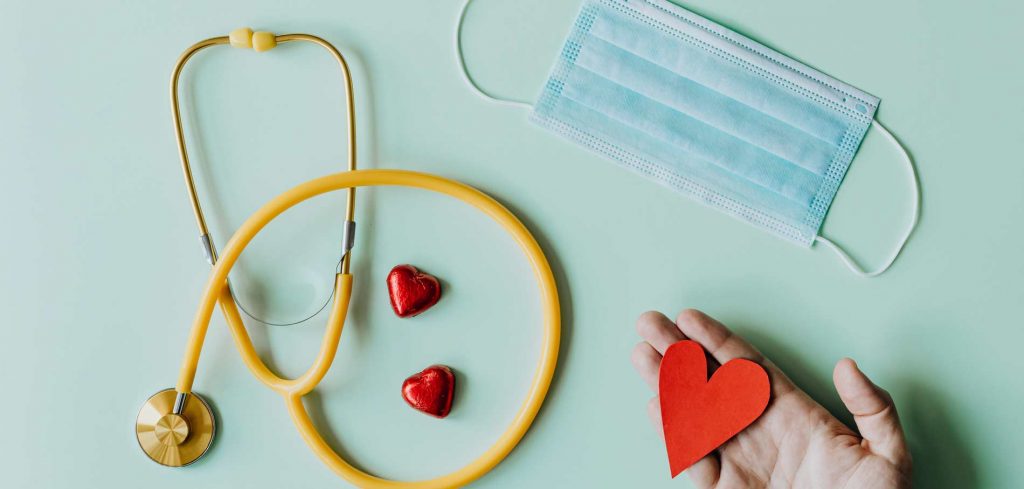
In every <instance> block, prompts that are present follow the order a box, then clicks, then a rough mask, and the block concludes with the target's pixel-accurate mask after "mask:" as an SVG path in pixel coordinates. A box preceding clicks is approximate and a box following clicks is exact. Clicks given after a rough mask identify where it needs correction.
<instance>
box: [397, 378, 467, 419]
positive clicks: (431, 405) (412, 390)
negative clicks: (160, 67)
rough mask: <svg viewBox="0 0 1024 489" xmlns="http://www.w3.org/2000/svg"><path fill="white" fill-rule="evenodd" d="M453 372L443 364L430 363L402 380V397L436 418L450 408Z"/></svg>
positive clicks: (452, 391)
mask: <svg viewBox="0 0 1024 489" xmlns="http://www.w3.org/2000/svg"><path fill="white" fill-rule="evenodd" d="M454 397H455V374H453V373H452V369H450V368H448V367H446V366H444V365H431V366H429V367H427V368H425V369H423V370H422V371H421V372H420V373H418V374H413V375H410V376H409V378H407V379H405V382H402V398H403V399H405V402H407V403H409V405H410V406H412V407H413V408H415V409H417V410H419V411H423V412H424V413H427V414H429V415H431V416H434V417H436V418H444V417H445V416H448V413H449V412H450V411H451V410H452V399H453V398H454Z"/></svg>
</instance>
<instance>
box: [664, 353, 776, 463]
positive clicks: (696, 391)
mask: <svg viewBox="0 0 1024 489" xmlns="http://www.w3.org/2000/svg"><path fill="white" fill-rule="evenodd" d="M658 389H659V391H658V394H659V395H660V396H661V422H662V425H663V426H664V428H665V447H666V448H667V449H668V464H669V469H670V470H671V472H672V477H675V476H677V475H679V473H680V472H682V471H684V470H686V469H687V468H689V467H690V466H691V465H693V464H694V463H696V462H697V461H698V460H700V459H701V458H703V457H704V456H705V455H707V454H709V453H711V451H712V450H714V449H716V448H718V447H719V446H721V445H722V444H723V443H725V442H727V441H729V439H730V438H732V437H733V436H735V435H736V434H737V433H739V432H741V431H743V429H744V428H746V427H747V426H750V424H751V423H753V422H754V421H755V420H756V419H757V418H758V417H759V416H761V413H763V412H764V410H765V408H766V407H767V406H768V399H769V397H770V396H771V386H770V385H769V383H768V374H767V373H766V372H765V371H764V368H762V367H761V366H760V365H758V364H756V363H754V362H752V361H750V360H745V359H739V358H738V359H735V360H732V361H729V362H726V364H725V365H722V366H721V367H719V368H718V370H716V371H715V373H714V375H712V376H711V379H710V380H708V364H707V360H706V359H705V358H704V349H703V348H702V347H701V346H700V344H698V343H697V342H694V341H689V340H687V341H680V342H678V343H675V344H673V345H672V346H670V347H668V350H666V351H665V356H664V358H662V359H661V368H660V370H659V372H658Z"/></svg>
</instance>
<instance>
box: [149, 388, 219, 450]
mask: <svg viewBox="0 0 1024 489" xmlns="http://www.w3.org/2000/svg"><path fill="white" fill-rule="evenodd" d="M215 433H216V423H215V421H214V418H213V410H212V409H210V405H209V404H207V403H206V401H204V400H203V398H201V397H199V396H198V395H196V394H195V393H188V394H185V393H179V392H177V391H176V390H174V389H164V390H162V391H160V392H157V393H156V394H153V395H152V396H150V398H149V399H146V402H145V403H144V404H143V405H142V409H140V410H139V416H138V418H136V419H135V437H136V439H138V442H139V448H142V452H143V453H145V454H146V456H147V457H149V458H150V460H152V461H154V462H156V463H158V464H160V465H165V466H167V467H184V466H186V465H188V464H190V463H192V462H195V461H196V460H198V459H199V458H200V457H202V456H203V455H204V454H205V453H206V452H207V450H209V449H210V445H212V444H213V436H214V434H215Z"/></svg>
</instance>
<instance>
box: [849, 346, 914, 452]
mask: <svg viewBox="0 0 1024 489" xmlns="http://www.w3.org/2000/svg"><path fill="white" fill-rule="evenodd" d="M832 381H833V382H834V383H835V385H836V392H838V393H839V397H840V399H842V400H843V404H845V405H846V409H848V410H849V411H850V413H851V414H853V420H854V421H855V422H856V423H857V430H858V431H860V436H861V437H863V438H864V440H865V441H866V442H867V444H866V448H867V449H868V450H870V451H871V452H872V453H875V454H877V455H881V456H883V457H885V458H886V459H888V460H889V461H890V462H892V463H894V464H897V465H905V464H907V463H909V456H908V455H909V452H907V444H906V440H905V439H904V437H903V428H902V427H901V426H900V418H899V416H898V415H897V414H896V405H895V404H894V403H893V401H892V396H890V395H889V393H888V392H886V391H885V389H882V388H881V387H878V386H877V385H875V384H874V383H873V382H871V379H869V378H868V377H867V376H866V375H864V372H861V371H860V368H858V367H857V364H856V362H854V361H853V360H851V359H849V358H844V359H842V360H840V361H839V363H837V364H836V368H835V370H834V371H833V372H832Z"/></svg>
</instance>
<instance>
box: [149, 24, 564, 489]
mask: <svg viewBox="0 0 1024 489" xmlns="http://www.w3.org/2000/svg"><path fill="white" fill-rule="evenodd" d="M293 41H302V42H310V43H313V44H316V45H319V46H321V47H323V48H324V49H326V50H327V51H328V52H329V53H330V54H331V56H333V57H334V59H335V60H336V61H337V62H338V64H339V65H340V66H341V74H342V78H343V80H344V87H345V101H346V114H347V123H348V171H345V172H341V173H335V174H332V175H327V176H323V177H320V178H316V179H313V180H310V181H308V182H305V183H303V184H301V185H298V186H296V187H294V188H292V189H290V190H288V191H286V192H284V193H282V194H280V195H278V196H277V197H275V198H273V199H271V200H270V201H269V202H267V203H266V204H265V205H263V207H261V208H260V209H259V210H257V211H256V212H255V213H254V214H252V215H251V216H250V217H249V218H248V219H246V221H245V222H244V223H243V224H242V225H241V226H240V227H239V228H238V230H237V231H235V234H234V235H233V236H232V237H231V239H230V240H229V241H228V242H227V245H226V246H225V248H224V251H223V254H222V255H220V256H219V257H218V254H217V251H216V249H215V247H214V244H213V239H212V238H211V236H210V232H209V229H208V228H207V226H206V219H205V217H204V214H203V210H202V207H201V206H200V203H199V197H198V194H197V192H196V188H195V183H194V180H193V178H192V170H191V167H190V166H189V159H188V151H187V150H186V147H185V137H184V132H183V130H182V123H181V113H180V108H179V102H178V79H179V78H180V76H181V72H182V69H183V68H184V66H185V64H186V63H187V62H188V60H189V59H191V58H192V56H193V55H195V54H196V53H198V52H199V51H201V50H203V49H206V48H208V47H211V46H217V45H223V44H230V45H232V46H234V47H240V48H251V49H253V50H255V51H257V52H262V51H267V50H270V49H273V48H274V47H275V46H277V44H279V43H285V42H293ZM170 88H171V114H172V117H173V120H174V134H175V138H176V140H177V143H178V154H179V156H180V159H181V166H182V169H183V171H184V174H185V183H186V185H187V187H188V194H189V199H190V201H191V204H192V211H193V213H194V214H195V218H196V223H197V224H198V226H199V233H200V239H201V241H202V244H203V249H204V251H205V254H206V258H207V261H208V262H209V263H210V264H211V265H212V266H213V270H212V271H211V272H210V277H209V279H208V281H207V284H206V288H205V290H204V292H203V296H202V299H201V300H200V303H199V309H198V311H197V312H196V315H195V318H194V320H193V323H192V330H191V333H190V334H189V338H188V344H187V347H186V349H185V357H184V360H183V361H182V365H181V370H180V373H179V375H178V383H177V385H176V386H175V387H174V388H169V389H165V390H162V391H160V392H157V393H156V394H154V395H153V396H152V397H150V398H149V399H148V400H146V402H145V404H143V406H142V409H141V410H140V411H139V415H138V418H137V419H136V423H135V431H136V437H137V438H138V442H139V446H140V447H141V448H142V450H143V452H145V454H146V455H147V456H148V457H149V458H150V459H152V460H154V461H156V462H157V463H160V464H162V465H166V466H171V467H181V466H185V465H188V464H190V463H192V462H194V461H196V460H197V459H199V458H200V457H201V456H203V454H205V453H206V452H207V450H208V449H209V447H210V445H211V444H212V442H213V438H214V433H215V431H216V423H215V420H214V416H213V411H212V410H211V409H210V406H209V405H208V404H207V403H206V401H204V400H203V398H202V397H200V396H199V395H198V394H196V393H195V392H193V391H192V386H193V382H194V380H195V375H196V369H197V367H198V363H199V355H200V353H201V351H202V348H203V341H204V339H205V338H206V331H207V329H208V327H209V324H210V317H211V316H212V314H213V309H214V306H215V305H217V304H219V305H220V309H221V312H222V313H223V314H224V318H225V319H226V322H227V325H228V328H229V329H230V331H231V336H232V338H233V340H234V342H235V346H236V347H237V348H238V352H239V354H240V355H241V356H242V360H243V361H244V362H245V365H246V366H247V367H248V368H249V370H250V371H251V372H252V374H253V375H254V376H255V377H256V378H257V379H258V380H259V381H260V382H262V383H263V384H264V385H266V386H267V387H269V388H270V389H272V390H274V391H275V392H277V393H278V394H280V395H281V396H282V397H283V398H284V402H285V406H286V407H287V409H288V413H289V414H290V416H291V418H292V421H293V422H294V423H295V426H296V428H297V429H298V431H299V434H301V435H302V438H303V440H304V441H305V442H306V444H307V445H309V447H310V449H312V451H313V453H315V454H316V455H317V457H319V458H320V460H322V461H323V463H324V464H326V465H327V466H328V467H329V468H331V470H333V471H335V472H336V473H338V474H339V475H340V476H342V477H344V478H345V479H347V480H348V481H349V482H351V483H352V484H355V485H357V486H360V487H369V488H440V487H457V486H463V485H466V484H468V483H470V482H472V481H474V480H476V479H477V478H479V477H481V476H482V475H484V474H485V473H487V472H488V471H489V470H490V469H492V468H493V467H494V466H496V465H497V464H498V463H499V462H501V460H502V459H504V458H505V456H507V455H508V454H509V452H511V451H512V449H513V448H514V447H515V446H516V444H517V443H518V442H519V440H520V439H521V438H522V437H523V435H525V433H526V431H527V429H529V427H530V424H531V423H532V422H533V419H534V417H535V416H536V415H537V411H538V410H539V409H540V406H541V404H542V403H543V402H544V398H545V395H546V394H547V391H548V387H549V386H550V384H551V377H552V375H553V374H554V370H555V363H556V360H557V357H558V345H559V334H560V316H559V303H558V291H557V289H556V285H555V280H554V277H553V275H552V273H551V268H550V266H549V265H548V262H547V259H546V258H545V256H544V252H543V251H542V250H541V248H540V246H539V245H538V244H537V241H536V240H535V239H534V238H533V236H532V235H531V234H530V232H529V231H528V230H527V229H526V227H525V226H523V224H522V223H521V222H520V221H519V220H518V219H517V218H516V217H515V215H513V214H512V213H511V212H510V211H509V210H508V209H506V208H505V207H503V206H502V205H501V204H500V203H498V202H497V201H496V200H494V199H493V198H491V197H489V196H487V195H486V194H484V193H482V192H480V191H479V190H476V189H474V188H472V187H470V186H468V185H465V184H462V183H459V182H457V181H454V180H450V179H447V178H444V177H440V176H437V175H431V174H427V173H419V172H412V171H404V170H357V169H356V138H355V110H354V104H353V95H352V79H351V76H350V73H349V68H348V64H347V63H346V61H345V58H344V56H342V55H341V53H339V52H338V50H337V49H335V47H334V46H333V45H331V44H330V43H329V42H327V41H325V40H323V39H321V38H319V37H316V36H312V35H309V34H285V35H279V36H276V35H274V34H272V33H269V32H252V31H251V30H250V29H248V28H242V29H237V30H235V31H233V32H231V34H230V35H228V36H221V37H213V38H210V39H206V40H204V41H200V42H198V43H196V44H194V45H192V46H191V47H189V48H188V49H187V50H185V52H184V53H182V55H181V56H180V57H179V58H178V61H177V63H176V64H175V66H174V71H173V72H172V75H171V87H170ZM373 186H401V187H412V188H419V189H424V190H429V191H432V192H437V193H441V194H445V195H448V196H450V197H453V198H455V199H458V200H460V201H462V202H465V203H467V204H470V205H472V206H474V207H476V208H477V209H479V210H480V211H481V212H483V213H484V214H486V215H488V216H489V217H490V218H491V219H493V220H494V221H496V222H497V223H498V224H500V225H501V226H502V227H503V228H504V229H505V230H506V231H507V232H508V233H509V234H510V235H511V236H512V238H513V239H514V240H515V242H516V243H517V244H518V245H519V247H520V249H521V250H522V251H523V253H525V254H526V257H527V258H528V259H529V261H530V264H531V268H532V270H533V274H534V277H535V279H536V280H537V285H538V287H539V291H540V301H541V306H542V311H543V312H542V315H543V329H542V351H541V355H540V360H539V363H538V365H537V369H536V370H535V371H534V374H533V379H532V380H531V383H530V389H529V392H528V394H527V396H526V399H525V400H524V401H523V404H522V406H521V407H520V408H519V410H518V412H517V413H516V415H515V417H514V418H513V420H512V422H511V424H510V425H509V426H508V427H507V428H506V430H505V432H504V433H502V435H501V436H500V437H499V438H498V440H497V441H495V442H494V444H492V445H491V446H490V447H489V448H488V449H487V450H486V451H485V452H484V453H483V454H481V455H480V456H479V457H478V458H476V459H475V460H473V461H472V462H470V463H469V464H468V465H466V466H464V467H462V468H460V469H458V470H456V471H454V472H451V473H449V474H446V475H442V476H439V477H436V478H433V479H428V480H421V481H410V482H405V481H393V480H389V479H384V478H380V477H376V476H374V475H371V474H367V473H366V472H363V471H361V470H360V469H358V468H356V467H354V466H353V465H352V464H350V463H349V462H347V461H346V460H345V459H344V458H343V457H342V456H341V455H338V454H337V453H336V452H335V451H334V450H333V449H332V448H331V447H330V446H329V445H328V444H327V442H326V441H324V439H323V437H322V436H320V433H319V432H318V431H317V429H316V427H314V425H313V422H312V421H311V420H310V417H309V414H308V413H307V411H306V407H305V406H304V404H303V402H302V397H303V396H305V395H306V394H308V393H309V392H310V391H312V390H313V389H314V388H315V387H316V386H317V384H319V383H320V381H321V379H323V377H324V375H325V374H326V373H327V371H328V369H330V367H331V363H332V362H333V361H334V357H335V354H336V353H337V351H338V342H339V340H340V338H341V331H342V328H343V326H344V324H345V316H346V314H347V312H348V305H349V299H350V298H351V293H352V275H351V274H350V273H349V271H350V267H351V261H352V249H353V245H354V238H355V220H354V209H355V189H356V187H373ZM342 189H345V190H346V191H347V193H348V198H347V202H346V209H345V224H344V228H343V239H342V243H341V251H342V258H341V263H340V265H339V268H338V272H337V274H336V276H335V282H334V295H333V297H334V302H333V305H332V306H331V308H330V313H329V316H328V319H327V328H326V330H325V332H324V338H323V342H322V343H321V346H320V352H319V354H318V355H317V358H316V360H315V361H314V362H313V365H312V366H311V367H309V369H308V370H307V371H306V372H305V373H304V374H302V375H301V376H299V377H297V378H294V379H285V378H282V377H280V376H278V375H277V374H275V373H274V372H272V371H271V370H270V368H268V367H267V366H266V364H265V363H264V362H263V360H261V359H260V357H259V355H258V354H257V353H256V350H255V348H254V347H253V344H252V340H251V339H250V338H249V334H248V332H247V331H246V328H245V324H244V323H243V321H242V318H241V316H240V315H239V307H238V304H237V302H236V301H235V299H234V297H233V295H232V293H231V288H230V286H229V284H228V273H229V272H230V271H231V268H232V267H233V266H234V265H235V262H236V261H237V260H238V257H239V255H241V253H242V251H243V250H245V247H246V246H247V245H248V244H249V243H250V242H251V241H252V239H253V238H254V237H255V236H256V235H257V234H258V233H259V232H260V230H262V229H263V228H264V227H265V226H266V225H267V224H268V223H269V222H270V221H272V220H273V219H274V218H276V217H277V216H279V215H280V214H281V213H283V212H284V211H286V210H288V209H290V208H291V207H293V206H295V205H297V204H299V203H300V202H303V201H305V200H308V199H310V198H313V197H315V196H318V195H321V194H325V193H327V192H333V191H336V190H342Z"/></svg>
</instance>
